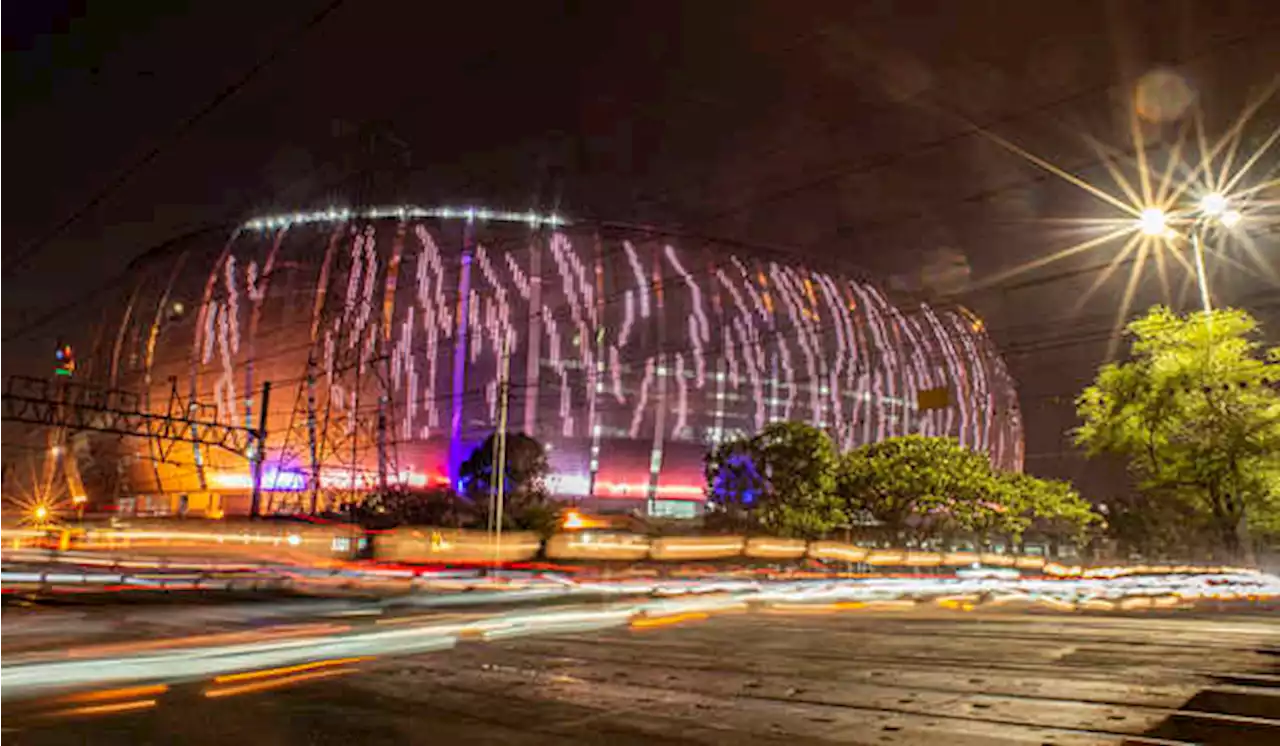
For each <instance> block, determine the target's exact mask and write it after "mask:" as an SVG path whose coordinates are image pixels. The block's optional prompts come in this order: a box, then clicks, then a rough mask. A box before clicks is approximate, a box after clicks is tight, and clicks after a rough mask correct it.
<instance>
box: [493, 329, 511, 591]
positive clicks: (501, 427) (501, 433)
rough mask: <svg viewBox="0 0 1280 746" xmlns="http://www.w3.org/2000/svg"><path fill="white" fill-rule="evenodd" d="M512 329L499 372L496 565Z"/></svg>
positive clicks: (505, 339) (504, 472)
mask: <svg viewBox="0 0 1280 746" xmlns="http://www.w3.org/2000/svg"><path fill="white" fill-rule="evenodd" d="M510 344H511V330H510V329H504V330H503V335H502V360H501V362H500V363H499V365H500V368H499V372H498V432H497V437H496V438H495V440H496V441H497V451H498V457H497V459H496V460H495V461H496V463H495V464H494V472H495V474H496V475H497V477H496V478H497V480H498V495H497V505H496V506H495V509H494V511H493V512H492V513H491V515H496V516H497V520H496V521H495V522H494V525H495V539H494V542H493V564H494V566H495V567H496V566H497V564H498V562H499V561H500V560H501V559H502V508H503V502H504V500H505V498H506V486H507V403H508V401H509V400H510V393H511V381H510V378H511V376H510V368H511V355H510Z"/></svg>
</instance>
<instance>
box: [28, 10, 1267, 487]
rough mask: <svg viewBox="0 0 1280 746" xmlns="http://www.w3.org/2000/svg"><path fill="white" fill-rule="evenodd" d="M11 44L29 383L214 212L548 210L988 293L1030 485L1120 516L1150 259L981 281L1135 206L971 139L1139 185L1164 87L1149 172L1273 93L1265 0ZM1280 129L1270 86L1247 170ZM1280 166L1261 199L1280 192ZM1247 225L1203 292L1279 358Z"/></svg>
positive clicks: (197, 15)
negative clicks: (1194, 131)
mask: <svg viewBox="0 0 1280 746" xmlns="http://www.w3.org/2000/svg"><path fill="white" fill-rule="evenodd" d="M4 33H5V59H4V62H5V64H4V125H5V129H4V137H5V141H4V144H5V146H6V147H5V155H6V158H5V177H6V179H5V182H6V186H7V188H6V189H5V205H4V207H5V213H4V217H5V223H4V229H5V239H6V241H5V251H4V291H5V292H4V295H3V297H4V313H3V327H4V348H3V349H4V356H3V363H4V373H5V374H6V375H8V374H12V373H18V372H39V373H41V374H47V372H48V370H47V369H48V368H49V367H50V366H51V361H52V348H53V344H54V341H55V340H56V339H58V338H60V337H66V338H70V339H74V338H75V337H76V335H77V334H78V333H83V330H84V329H85V327H86V326H87V324H89V323H90V322H91V321H92V320H93V317H94V309H95V308H96V306H95V305H94V303H93V300H94V299H95V298H96V297H98V296H94V295H93V293H94V292H95V291H96V290H98V289H99V288H103V287H109V286H110V284H111V282H112V280H113V278H114V277H115V276H116V275H118V273H120V272H121V271H122V270H123V269H124V267H125V265H126V264H127V263H128V262H129V260H131V259H133V258H134V257H135V256H137V255H138V254H140V253H142V252H143V251H145V250H147V249H148V248H150V247H152V246H154V245H156V244H158V243H160V242H163V241H165V240H166V239H169V238H172V237H174V236H176V235H179V234H182V233H184V232H188V231H191V230H193V229H196V228H201V227H205V226H210V225H219V224H226V225H227V226H231V225H234V224H235V223H237V222H239V221H240V220H242V219H244V218H247V217H250V216H252V215H254V214H259V213H269V212H272V211H275V210H289V211H292V210H293V209H296V208H299V207H322V206H329V205H347V204H353V203H365V204H368V203H375V202H376V203H384V202H389V203H411V204H421V205H430V204H450V205H465V204H477V205H487V206H491V207H498V208H510V209H525V208H527V207H530V206H537V207H541V208H544V209H557V210H559V211H560V212H562V213H564V214H566V215H569V216H583V217H598V218H605V219H612V220H620V221H627V222H636V223H656V224H661V225H666V226H673V227H680V228H683V229H685V230H688V231H692V232H696V233H699V234H705V235H711V236H717V237H723V238H728V239H733V240H739V241H745V242H749V243H754V244H761V245H768V246H772V247H776V248H781V249H783V250H786V251H790V252H793V253H795V254H796V255H798V256H801V257H803V256H821V257H823V258H824V260H826V261H829V260H831V259H832V258H836V259H838V260H839V261H840V262H842V263H844V264H846V265H848V266H849V267H851V268H861V269H865V270H867V271H869V272H870V273H872V275H874V276H878V277H881V278H883V279H885V281H886V282H887V283H888V284H890V285H891V286H893V287H894V288H896V289H898V290H901V291H907V292H915V293H921V294H925V295H932V296H935V297H936V296H939V295H946V296H947V298H946V299H943V300H940V301H939V302H940V303H952V302H963V303H965V304H966V305H968V306H970V307H971V308H973V309H975V310H976V311H977V312H978V313H979V314H981V315H982V316H983V317H984V318H985V319H986V322H987V325H988V328H989V329H990V330H991V332H992V334H993V335H994V337H995V338H996V340H997V342H998V343H999V344H1000V345H1001V346H1002V347H1003V348H1004V349H1005V351H1006V354H1007V360H1008V362H1009V365H1010V369H1011V371H1012V373H1013V375H1014V376H1015V377H1016V378H1017V379H1018V380H1019V381H1020V393H1021V399H1022V408H1023V414H1024V418H1025V420H1026V422H1027V427H1028V433H1027V453H1028V461H1027V468H1028V470H1029V471H1031V472H1033V473H1036V474H1039V475H1042V476H1054V477H1069V478H1072V479H1075V480H1077V482H1078V484H1079V486H1080V487H1081V489H1082V491H1083V492H1084V493H1085V494H1086V495H1088V496H1090V497H1094V498H1097V499H1105V498H1106V496H1107V495H1108V494H1112V493H1114V492H1116V491H1117V490H1120V489H1123V480H1122V479H1121V478H1119V477H1118V476H1117V472H1116V470H1115V469H1110V468H1107V467H1106V466H1105V465H1101V464H1094V463H1086V462H1085V461H1084V460H1083V459H1082V458H1081V457H1080V455H1079V454H1078V453H1075V452H1074V451H1073V450H1072V449H1071V448H1069V447H1068V445H1067V440H1066V437H1065V436H1064V431H1065V430H1066V429H1067V428H1069V427H1071V426H1072V425H1073V424H1075V418H1074V413H1073V408H1072V406H1071V399H1072V398H1073V397H1074V396H1075V394H1076V393H1078V391H1079V390H1080V388H1082V387H1083V386H1084V385H1085V384H1086V383H1087V382H1088V380H1089V379H1090V378H1091V376H1092V372H1093V370H1094V369H1095V368H1096V366H1097V364H1098V363H1099V362H1101V361H1102V360H1103V359H1104V358H1105V356H1106V354H1107V346H1108V345H1107V339H1108V337H1109V332H1110V330H1111V329H1112V327H1113V326H1114V323H1115V320H1116V315H1117V312H1118V311H1119V309H1120V300H1119V299H1120V297H1121V296H1122V294H1123V288H1124V284H1125V282H1126V281H1127V280H1128V267H1124V268H1122V269H1121V271H1118V272H1116V273H1115V274H1114V275H1113V276H1111V278H1110V279H1109V280H1107V281H1106V282H1105V283H1103V284H1102V285H1101V286H1100V288H1099V290H1098V291H1097V292H1096V294H1094V295H1093V296H1091V298H1090V299H1089V301H1088V302H1087V303H1084V304H1083V305H1080V304H1079V303H1078V301H1079V299H1080V298H1081V297H1082V295H1083V292H1084V290H1085V289H1086V288H1088V287H1089V286H1090V285H1091V284H1093V283H1094V282H1095V280H1097V279H1098V278H1099V276H1100V271H1099V270H1098V269H1097V268H1098V267H1100V266H1102V265H1104V264H1105V263H1106V261H1107V260H1108V259H1109V258H1110V257H1111V256H1113V255H1114V254H1115V250H1116V249H1118V248H1119V247H1118V245H1115V244H1113V245H1109V246H1102V247H1099V248H1098V249H1095V250H1094V251H1091V252H1086V253H1082V254H1080V255H1078V256H1076V257H1073V258H1071V259H1068V260H1063V261H1060V262H1055V263H1052V264H1049V265H1047V266H1045V267H1042V268H1039V269H1036V270H1032V271H1028V272H1025V273H1022V274H1019V275H1016V276H1015V277H1013V278H1011V279H1008V280H1006V281H1004V282H1000V283H997V284H995V285H993V286H992V285H987V284H984V282H985V281H986V280H988V279H990V278H993V277H998V276H1000V275H1001V274H1002V273H1004V272H1007V271H1008V270H1010V269H1011V268H1014V267H1017V266H1019V265H1022V264H1024V263H1027V262H1030V261H1034V260H1035V259H1036V258H1038V257H1043V256H1046V255H1048V254H1051V253H1053V252H1054V251H1055V250H1058V249H1061V248H1064V247H1066V246H1069V245H1071V244H1072V243H1074V242H1076V241H1078V240H1079V238H1080V234H1079V232H1078V230H1079V229H1078V228H1072V227H1070V226H1067V225H1065V224H1064V223H1062V222H1060V221H1058V220H1056V219H1058V218H1069V217H1096V216H1107V217H1114V216H1115V215H1116V213H1115V210H1114V209H1113V208H1111V207H1109V206H1107V205H1105V204H1104V203H1102V202H1100V201H1099V200H1097V199H1095V198H1094V197H1091V196H1089V195H1087V194H1086V193H1085V192H1083V191H1082V190H1080V189H1078V188H1076V187H1074V186H1071V185H1069V184H1067V183H1065V182H1064V181H1062V180H1060V179H1057V178H1056V177H1052V176H1049V175H1048V174H1046V173H1045V172H1044V171H1043V170H1041V169H1039V168H1037V167H1035V166H1033V165H1032V164H1030V163H1029V162H1028V161H1027V160H1025V159H1022V158H1019V157H1017V156H1015V155H1013V154H1011V153H1010V152H1009V151H1008V150H1007V149H1005V148H1002V147H1000V146H998V145H996V144H995V143H994V142H993V141H992V140H991V139H990V138H988V137H986V136H984V135H982V134H981V133H980V132H979V131H978V128H977V127H976V126H975V125H977V126H980V127H982V128H984V129H985V130H987V131H988V132H991V133H994V134H995V135H998V136H999V137H1002V138H1005V139H1007V140H1009V141H1012V142H1014V143H1016V144H1017V145H1019V146H1021V147H1023V148H1026V149H1027V150H1029V151H1031V152H1033V153H1035V154H1036V155H1038V156H1040V157H1042V158H1045V159H1047V160H1050V161H1052V162H1054V163H1056V164H1058V165H1061V166H1063V167H1065V168H1067V169H1068V170H1071V171H1073V172H1075V173H1077V174H1079V175H1081V176H1083V177H1084V178H1086V179H1088V180H1090V181H1092V182H1095V183H1099V184H1100V185H1102V186H1104V187H1106V188H1107V189H1108V190H1109V191H1111V192H1113V193H1117V194H1118V193H1120V190H1119V189H1118V188H1116V187H1115V186H1114V185H1113V184H1112V183H1111V182H1110V181H1109V179H1108V177H1107V175H1106V172H1105V170H1104V169H1103V168H1102V167H1101V166H1100V159H1099V155H1098V150H1097V149H1096V148H1097V147H1101V148H1103V149H1104V151H1108V149H1109V151H1108V152H1113V153H1114V154H1115V156H1116V158H1118V159H1119V160H1120V161H1121V162H1125V161H1126V160H1127V159H1130V158H1131V157H1132V154H1133V153H1134V152H1135V148H1134V146H1133V137H1132V131H1131V126H1130V123H1131V108H1132V106H1133V102H1134V91H1135V84H1136V81H1138V80H1139V79H1140V78H1141V76H1143V75H1144V74H1147V73H1150V72H1151V71H1152V70H1156V69H1160V68H1167V69H1168V70H1169V71H1171V72H1173V73H1175V74H1176V77H1177V79H1178V80H1180V81H1181V82H1182V83H1183V84H1185V91H1183V92H1184V93H1187V94H1188V95H1190V96H1191V97H1192V98H1193V99H1194V103H1192V104H1191V107H1190V108H1189V109H1187V110H1186V113H1184V114H1183V116H1182V117H1177V116H1171V117H1168V118H1166V121H1162V122H1155V121H1143V122H1142V124H1141V127H1140V129H1141V134H1142V136H1143V140H1144V143H1145V146H1146V148H1147V150H1148V152H1152V153H1156V154H1159V153H1167V152H1168V151H1169V149H1170V148H1172V147H1173V144H1174V143H1175V141H1176V140H1177V134H1178V128H1179V126H1180V123H1183V124H1185V123H1187V122H1189V121H1191V116H1192V112H1198V113H1199V115H1200V116H1202V117H1203V122H1204V125H1205V131H1206V133H1207V135H1208V136H1209V137H1210V138H1211V139H1216V138H1217V137H1219V136H1221V135H1222V134H1223V133H1224V132H1225V131H1226V130H1227V129H1228V127H1229V126H1230V124H1231V123H1232V122H1233V121H1234V120H1235V119H1236V117H1238V116H1239V114H1240V113H1241V111H1242V110H1243V109H1244V108H1245V107H1246V105H1247V104H1248V103H1249V102H1250V101H1252V100H1256V99H1257V98H1258V97H1259V96H1260V95H1262V94H1264V93H1265V92H1266V90H1267V88H1268V86H1272V85H1274V84H1275V83H1276V81H1277V79H1278V76H1280V54H1277V50H1276V43H1275V40H1276V39H1277V38H1280V4H1277V3H1275V2H1274V1H1269V0H1257V1H1256V2H1249V1H1246V0H1205V1H1204V2H1197V1H1190V0H1188V1H1185V2H1136V1H1135V2H1110V3H1104V2H1093V1H1092V0H1076V1H1074V2H1057V3H1050V2H1013V1H1012V0H990V1H980V0H965V1H964V2H956V1H954V0H950V1H949V0H937V1H935V2H925V1H922V0H921V1H913V2H890V1H888V0H879V1H867V2H853V1H852V0H840V1H837V2H813V1H811V0H801V1H800V2H794V1H793V2H746V1H745V0H743V1H740V2H711V1H710V0H700V1H699V2H684V3H676V2H655V1H653V0H650V1H649V2H636V3H628V2H622V1H621V0H608V1H598V2H579V3H550V2H532V1H530V2H517V1H514V0H513V1H512V2H502V3H486V2H468V3H461V4H448V5H444V4H438V3H422V2H392V1H391V0H360V1H359V2H356V1H355V0H348V1H347V2H338V3H335V2H329V1H327V0H326V1H324V2H316V1H313V2H283V1H281V2H234V1H230V2H218V3H201V4H193V5H191V7H186V8H184V7H182V6H181V4H180V3H144V2H114V3H107V2H102V3H89V4H87V5H86V4H82V3H66V2H61V3H59V2H52V1H51V0H50V1H48V2H41V3H17V4H15V3H10V4H6V7H5V17H4ZM1162 91H1163V93H1168V91H1166V90H1164V89H1162ZM1175 93H1176V92H1175ZM1170 95H1172V94H1170ZM1175 98H1176V96H1175ZM1175 103H1176V102H1175ZM1278 126H1280V100H1277V97H1272V98H1270V99H1269V100H1267V101H1266V102H1265V103H1263V104H1262V105H1261V107H1260V108H1258V110H1257V111H1256V113H1255V114H1254V115H1253V117H1252V118H1251V119H1250V121H1249V122H1248V123H1247V124H1246V125H1245V126H1244V128H1243V130H1242V136H1241V142H1240V146H1239V149H1240V152H1241V153H1250V152H1253V150H1256V149H1257V148H1258V147H1260V146H1261V145H1262V144H1263V143H1264V142H1265V141H1266V140H1267V138H1268V137H1269V136H1271V135H1272V134H1273V133H1274V132H1275V131H1276V128H1277V127H1278ZM1091 140H1092V141H1094V142H1095V143H1096V145H1095V146H1091V145H1090V142H1091ZM1277 151H1280V145H1276V146H1274V147H1273V149H1272V150H1271V151H1268V152H1267V153H1265V154H1264V155H1263V156H1262V157H1261V158H1260V159H1259V160H1258V161H1257V162H1256V163H1255V164H1254V165H1253V166H1252V168H1251V169H1250V171H1249V173H1248V175H1247V181H1248V183H1250V184H1264V183H1266V182H1268V181H1272V182H1274V181H1275V179H1276V178H1277V176H1276V172H1277V168H1278V164H1280V158H1278V157H1277V155H1276V153H1277ZM1238 160H1244V157H1243V156H1241V157H1240V158H1239V159H1238ZM1237 162H1238V161H1237ZM1255 199H1258V200H1259V201H1267V200H1270V201H1272V202H1278V203H1280V188H1276V187H1275V186H1272V187H1271V188H1269V189H1266V190H1263V191H1261V192H1259V193H1258V194H1256V195H1255ZM1273 222H1274V221H1273ZM1254 241H1255V249H1256V251H1255V253H1254V255H1253V256H1248V255H1246V254H1245V253H1243V252H1231V253H1232V256H1233V257H1234V258H1235V260H1236V261H1237V265H1233V264H1232V263H1231V262H1227V261H1223V262H1219V263H1217V265H1216V267H1215V269H1214V273H1213V278H1212V284H1213V290H1214V294H1215V299H1216V301H1217V303H1219V304H1222V305H1226V304H1232V305H1238V306H1241V307H1245V308H1248V309H1250V310H1252V311H1254V312H1255V314H1256V315H1257V316H1258V317H1259V318H1260V319H1261V320H1262V321H1263V323H1264V324H1269V325H1270V326H1269V329H1268V336H1269V337H1270V338H1271V339H1272V340H1276V339H1278V338H1280V303H1278V302H1277V299H1280V284H1277V280H1276V278H1277V277H1278V276H1280V248H1277V241H1280V232H1275V231H1274V228H1273V227H1272V228H1270V229H1268V230H1262V231H1260V232H1259V235H1257V236H1255V238H1254ZM1224 251H1227V250H1226V249H1224ZM1268 273H1270V274H1269V275H1268ZM1170 277H1171V280H1170V281H1169V287H1170V290H1169V293H1168V296H1167V297H1166V291H1165V289H1164V287H1163V286H1162V285H1161V283H1160V282H1159V281H1158V278H1157V276H1156V273H1155V272H1154V271H1152V270H1150V269H1148V270H1147V271H1145V272H1144V273H1143V274H1142V275H1141V277H1140V282H1139V285H1138V287H1137V292H1136V295H1135V300H1134V304H1133V307H1134V308H1135V309H1141V308H1145V306H1146V305H1149V304H1150V303H1154V302H1157V301H1160V300H1164V299H1167V300H1168V301H1169V302H1172V303H1173V304H1175V305H1177V306H1178V307H1180V308H1185V309H1190V308H1193V307H1194V303H1195V296H1194V294H1193V293H1190V292H1188V287H1187V284H1186V282H1185V281H1184V273H1183V272H1182V270H1181V269H1176V268H1175V269H1173V270H1172V271H1171V272H1170ZM957 294H958V295H957ZM1078 306H1079V307H1078ZM34 322H41V323H40V324H39V325H38V326H33V323H34Z"/></svg>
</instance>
